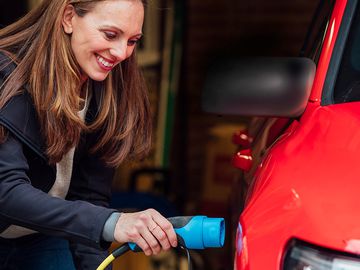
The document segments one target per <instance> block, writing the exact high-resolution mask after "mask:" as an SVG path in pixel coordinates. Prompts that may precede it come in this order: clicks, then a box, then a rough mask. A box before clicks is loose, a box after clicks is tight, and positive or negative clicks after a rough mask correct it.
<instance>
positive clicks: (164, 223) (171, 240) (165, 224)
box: [150, 209, 177, 248]
mask: <svg viewBox="0 0 360 270" xmlns="http://www.w3.org/2000/svg"><path fill="white" fill-rule="evenodd" d="M150 211H154V212H153V213H152V214H153V215H152V218H153V220H154V223H156V225H158V227H155V228H154V227H152V228H154V230H153V233H156V234H157V235H156V236H157V237H156V238H157V239H158V240H159V241H160V243H161V245H162V246H163V247H164V245H166V246H167V245H168V244H169V245H171V246H172V247H176V246H177V236H176V233H175V231H174V228H173V226H172V225H171V223H170V221H168V220H167V219H166V218H164V217H163V216H162V215H160V213H159V212H157V211H155V210H153V209H150ZM161 238H165V239H166V241H164V245H163V244H162V242H161ZM165 242H166V243H165ZM169 248H170V246H169Z"/></svg>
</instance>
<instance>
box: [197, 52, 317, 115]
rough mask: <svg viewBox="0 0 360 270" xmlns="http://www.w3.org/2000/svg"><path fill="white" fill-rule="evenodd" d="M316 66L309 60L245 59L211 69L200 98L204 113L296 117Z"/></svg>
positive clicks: (305, 96) (301, 107) (301, 109)
mask: <svg viewBox="0 0 360 270" xmlns="http://www.w3.org/2000/svg"><path fill="white" fill-rule="evenodd" d="M315 71H316V65H315V63H314V62H313V61H312V60H311V59H308V58H304V57H294V58H248V59H241V60H235V59H234V60H229V61H226V62H223V63H220V64H218V65H216V66H214V67H213V68H212V69H211V70H210V71H209V74H208V77H207V79H206V82H205V87H204V91H203V96H202V107H203V110H204V111H205V112H210V113H216V114H225V115H244V116H275V117H297V116H299V115H300V114H302V113H303V111H304V110H305V107H306V105H307V101H308V98H309V95H310V91H311V87H312V83H313V79H314V76H315Z"/></svg>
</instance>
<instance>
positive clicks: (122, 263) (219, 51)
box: [0, 0, 318, 270]
mask: <svg viewBox="0 0 360 270" xmlns="http://www.w3.org/2000/svg"><path fill="white" fill-rule="evenodd" d="M40 1H41V0H16V1H5V0H1V2H0V25H1V26H2V27H4V26H6V25H8V24H10V23H11V22H13V21H15V20H16V19H18V18H20V17H21V16H22V15H24V14H25V13H26V12H27V11H28V10H30V9H31V8H34V7H35V6H36V5H37V4H38V3H39V2H40ZM54 1H55V0H54ZM317 3H318V1H317V0H316V1H314V0H292V1H289V0H271V1H269V0H251V1H246V0H226V1H218V0H179V1H177V0H149V5H148V6H147V10H146V21H145V25H144V34H145V36H144V39H143V40H142V43H141V44H140V45H139V47H138V50H137V56H138V61H139V64H140V66H141V68H142V70H143V72H144V74H145V77H146V81H147V84H148V88H149V93H150V98H151V104H152V113H153V119H154V126H153V129H154V139H153V149H152V151H151V153H150V155H149V156H148V157H147V158H146V159H145V160H142V161H131V162H130V161H129V162H126V163H124V164H123V165H122V166H121V167H119V168H118V170H117V174H116V177H115V179H114V196H113V202H112V203H113V207H117V208H119V209H122V210H139V209H143V208H148V207H154V208H156V209H158V210H159V211H160V212H162V213H163V214H164V215H166V216H173V215H199V214H202V215H208V216H210V217H215V216H218V217H224V218H225V219H226V222H227V235H226V244H225V247H224V248H223V249H221V250H220V249H217V250H207V251H199V252H192V253H191V254H192V258H193V261H194V268H195V269H214V270H220V269H232V265H233V252H234V246H233V245H234V240H235V229H236V220H237V219H238V215H239V214H240V213H239V212H240V210H241V208H242V207H241V206H240V205H239V202H238V200H237V197H238V196H240V195H239V194H241V190H239V185H238V183H237V179H238V174H239V173H240V172H238V171H237V170H236V169H235V168H233V167H232V166H231V160H232V157H233V155H234V153H235V151H236V149H237V146H236V145H235V144H234V143H233V142H232V137H233V134H234V133H235V132H238V131H240V130H243V129H245V128H246V127H247V124H248V123H249V121H250V119H248V118H241V117H231V116H217V115H210V114H207V113H204V112H203V111H202V109H201V93H202V89H203V86H204V82H205V80H206V74H207V71H208V69H209V67H211V66H213V65H214V64H215V63H216V62H217V61H218V60H221V59H224V58H233V57H251V56H297V55H299V52H300V50H301V47H302V44H303V41H304V38H305V35H306V32H307V28H308V27H309V24H310V21H311V18H312V15H313V14H314V12H315V9H316V6H317ZM240 189H241V188H240ZM182 255H183V254H181V251H171V252H168V253H164V254H161V255H159V256H156V257H153V258H146V257H145V256H144V255H142V254H128V255H126V256H125V257H124V258H120V259H119V260H118V261H117V262H116V263H115V267H114V269H128V270H130V269H169V270H171V269H187V265H186V259H185V257H184V256H182Z"/></svg>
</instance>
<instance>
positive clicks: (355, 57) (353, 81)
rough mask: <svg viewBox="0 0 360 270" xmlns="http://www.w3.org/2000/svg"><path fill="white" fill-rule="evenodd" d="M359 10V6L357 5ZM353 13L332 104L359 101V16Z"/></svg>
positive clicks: (357, 13) (357, 12)
mask: <svg viewBox="0 0 360 270" xmlns="http://www.w3.org/2000/svg"><path fill="white" fill-rule="evenodd" d="M357 9H359V4H358V5H357ZM359 13H360V12H359V10H357V11H356V12H355V17H354V19H353V22H352V25H351V27H350V32H349V35H348V37H347V41H346V44H345V48H344V52H343V56H342V60H341V64H340V68H339V71H338V76H337V79H336V83H335V88H334V102H335V103H344V102H351V101H360V14H359Z"/></svg>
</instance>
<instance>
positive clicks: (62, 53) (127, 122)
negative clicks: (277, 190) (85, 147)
mask: <svg viewBox="0 0 360 270" xmlns="http://www.w3.org/2000/svg"><path fill="white" fill-rule="evenodd" d="M100 1H106V0H43V1H42V3H41V4H40V5H39V6H38V7H37V8H35V9H33V10H32V11H30V12H29V13H28V14H27V15H25V16H24V17H23V18H22V19H20V20H19V21H17V22H15V23H13V24H11V25H9V26H7V27H5V28H4V29H1V30H0V51H1V52H2V53H5V54H6V55H7V56H8V57H9V58H10V59H11V61H13V62H15V63H16V65H17V67H16V69H15V70H14V71H13V72H12V73H11V75H10V76H9V78H8V79H7V80H6V81H5V83H4V84H3V86H1V87H2V89H1V91H0V108H2V107H3V106H4V105H5V103H6V102H7V101H8V100H9V99H10V98H11V97H13V96H15V95H17V94H18V93H20V92H21V91H24V89H25V87H24V86H25V85H27V87H26V89H27V91H28V92H29V93H30V95H31V97H32V99H33V102H34V106H35V109H36V111H37V114H38V119H39V122H40V126H41V131H42V134H43V136H44V139H45V140H46V145H47V150H46V154H47V156H48V158H49V162H50V163H55V162H58V161H60V160H61V158H62V156H63V155H64V154H65V153H67V152H68V151H69V149H70V148H71V147H74V146H76V145H77V144H78V142H79V140H80V135H81V133H82V132H99V133H100V134H101V136H100V139H99V141H98V142H97V143H96V144H95V145H94V147H93V148H92V149H91V152H92V153H101V156H102V158H103V160H104V161H106V163H107V164H108V165H109V166H117V165H119V164H120V163H121V162H122V161H123V160H124V159H125V158H126V157H127V156H128V155H130V156H142V155H143V154H145V153H147V152H148V151H149V148H150V143H151V128H152V125H151V116H150V106H149V101H148V94H147V89H146V87H145V83H144V80H143V77H142V75H141V72H140V71H139V69H138V67H137V64H136V61H135V54H133V55H132V56H131V57H130V58H128V59H127V60H125V61H123V62H122V63H121V64H119V65H118V66H117V67H115V68H114V69H113V70H112V71H111V73H110V74H109V76H108V77H107V79H106V80H105V81H104V82H102V83H101V84H102V85H103V87H102V88H103V89H102V93H101V94H102V98H101V104H100V108H99V109H98V110H99V111H98V114H97V117H96V119H95V120H94V122H92V123H91V124H90V125H86V124H85V123H84V122H83V121H82V120H81V119H80V117H79V116H78V114H77V112H78V111H79V108H80V103H81V98H80V87H81V71H80V68H79V66H78V64H77V62H76V60H75V57H74V55H73V52H72V49H71V45H70V38H69V36H68V35H67V34H65V32H64V31H63V28H62V24H61V20H62V14H63V12H64V10H65V7H66V6H67V5H68V4H72V5H74V7H75V10H76V12H77V14H78V15H79V16H85V15H86V13H87V12H88V11H90V10H91V9H92V8H93V7H94V5H95V4H96V3H97V2H100ZM134 1H139V0H134ZM141 1H142V3H143V4H144V5H145V2H144V0H141ZM54 14H57V16H55V15H54ZM89 80H90V79H89ZM90 85H91V84H90ZM4 138H6V130H5V129H4V127H0V139H4Z"/></svg>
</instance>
